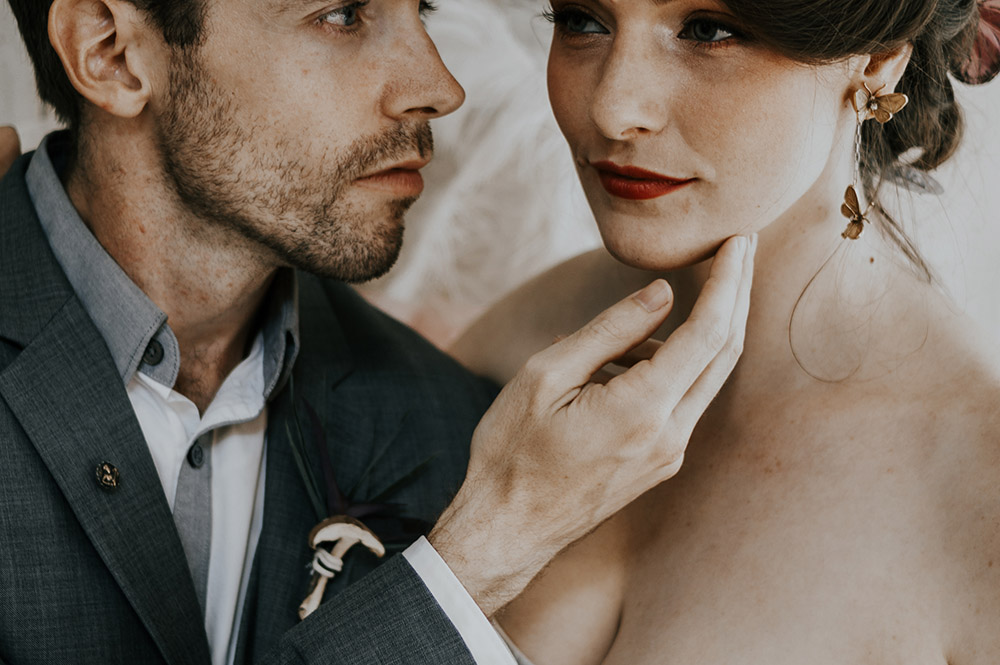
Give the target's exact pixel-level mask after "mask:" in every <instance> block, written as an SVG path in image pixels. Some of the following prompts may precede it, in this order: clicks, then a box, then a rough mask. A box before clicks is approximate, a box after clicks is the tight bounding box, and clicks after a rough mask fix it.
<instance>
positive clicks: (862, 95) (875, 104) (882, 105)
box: [840, 83, 910, 240]
mask: <svg viewBox="0 0 1000 665" xmlns="http://www.w3.org/2000/svg"><path fill="white" fill-rule="evenodd" d="M861 85H862V86H863V87H862V88H861V89H860V90H858V91H857V92H855V93H854V96H853V97H851V105H852V106H854V112H855V113H856V114H857V117H858V128H857V131H856V132H855V133H854V178H853V180H852V183H851V185H850V186H849V187H848V188H847V191H846V192H844V204H843V205H842V206H840V212H841V214H842V215H844V217H846V218H847V219H848V220H850V221H849V222H848V223H847V228H846V229H844V232H843V233H841V234H840V235H841V237H843V238H848V239H850V240H856V239H857V238H858V237H859V236H860V235H861V232H862V231H864V230H865V223H866V222H868V217H867V215H868V211H869V210H871V207H872V206H871V203H869V204H868V207H867V208H865V209H864V210H863V211H862V210H861V202H860V201H859V200H858V190H857V188H858V187H859V186H860V181H861V125H862V124H864V122H865V120H868V119H869V118H875V120H877V121H878V123H879V124H880V125H884V124H885V123H887V122H889V121H890V120H892V116H893V114H895V113H899V112H900V111H901V110H902V109H903V107H904V106H906V103H907V102H908V101H910V100H909V98H907V96H906V95H904V94H902V93H899V92H890V93H887V94H885V95H880V94H878V93H879V92H881V90H882V88H884V87H885V86H884V85H883V86H882V87H880V88H879V89H878V90H876V91H875V92H872V91H871V88H869V87H868V84H867V83H862V84H861Z"/></svg>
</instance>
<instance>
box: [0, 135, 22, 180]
mask: <svg viewBox="0 0 1000 665" xmlns="http://www.w3.org/2000/svg"><path fill="white" fill-rule="evenodd" d="M20 156H21V139H19V138H18V136H17V130H15V129H14V128H13V127H0V178H2V177H3V176H4V175H6V174H7V171H9V170H10V167H11V165H12V164H13V163H14V160H16V159H17V158H18V157H20Z"/></svg>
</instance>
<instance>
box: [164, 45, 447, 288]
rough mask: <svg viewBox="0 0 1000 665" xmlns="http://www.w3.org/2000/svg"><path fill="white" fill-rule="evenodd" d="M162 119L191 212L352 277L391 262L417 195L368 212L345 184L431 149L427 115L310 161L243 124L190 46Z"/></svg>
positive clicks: (289, 261) (173, 174)
mask: <svg viewBox="0 0 1000 665" xmlns="http://www.w3.org/2000/svg"><path fill="white" fill-rule="evenodd" d="M158 120H159V122H158V127H159V147H160V153H161V157H162V159H163V166H164V172H165V173H166V176H167V178H168V180H169V182H170V184H172V185H173V187H174V189H175V190H176V192H177V194H178V196H179V198H180V200H181V201H182V203H183V204H184V205H185V206H186V207H187V208H188V210H189V211H190V212H191V213H193V214H194V215H195V216H197V217H199V218H201V220H203V221H204V222H205V223H214V224H218V225H222V226H223V227H224V228H229V229H233V230H235V231H237V232H238V233H239V234H241V235H242V236H243V237H244V238H246V239H248V240H250V241H252V242H254V243H256V244H258V245H260V246H262V247H264V248H266V250H269V252H270V253H272V254H273V255H274V256H275V257H276V258H277V260H278V261H279V262H280V263H282V264H285V265H290V266H293V267H296V268H300V269H302V270H306V271H309V272H313V273H316V274H319V275H322V276H325V277H332V278H334V279H339V280H343V281H346V282H354V283H356V282H364V281H367V280H370V279H374V278H376V277H379V276H381V275H383V274H385V273H386V272H388V270H389V269H390V268H391V267H392V265H393V264H394V263H395V261H396V258H397V257H398V256H399V251H400V248H401V247H402V243H403V215H404V214H405V212H406V211H407V210H408V209H409V208H410V206H412V205H413V203H414V202H415V201H416V197H408V198H402V199H396V200H393V201H390V202H388V203H387V204H386V208H385V209H384V212H383V208H381V207H379V208H377V209H376V210H375V211H374V212H372V211H368V212H366V211H364V210H358V209H357V207H356V206H352V205H351V203H350V202H349V201H348V200H345V197H344V193H345V191H346V190H347V188H348V186H349V185H350V183H351V182H353V181H354V180H355V179H357V178H358V177H360V176H363V175H366V174H369V173H371V172H372V170H373V169H376V168H378V167H379V166H380V165H383V164H386V165H388V164H391V163H392V162H394V161H400V160H402V159H407V158H410V157H412V156H413V154H414V153H418V154H419V155H420V156H422V157H425V156H428V155H429V154H431V153H432V152H433V137H432V135H431V129H430V125H429V123H428V122H427V121H423V122H421V123H419V124H416V125H402V124H400V125H397V126H396V127H395V128H394V129H392V130H391V131H389V132H386V133H384V134H380V135H377V136H373V137H362V138H358V139H356V140H355V141H354V142H353V143H352V144H351V145H350V146H348V147H347V148H346V149H344V150H339V151H337V152H336V153H335V154H333V155H332V156H330V157H328V156H327V155H326V154H324V156H323V158H322V159H319V160H316V163H315V164H312V163H304V162H302V161H300V158H301V157H302V156H303V155H304V154H307V153H306V151H304V150H299V151H290V150H288V148H284V149H282V146H281V145H279V144H278V143H277V142H275V143H268V141H267V139H266V138H263V137H265V136H266V134H265V132H266V131H267V129H268V126H267V125H266V124H265V123H260V124H261V126H259V127H255V128H244V127H243V126H241V125H240V123H239V122H238V116H237V115H236V114H235V113H234V109H233V102H232V101H231V99H230V97H229V95H228V94H226V92H225V91H223V90H219V89H216V88H215V87H214V85H213V84H212V83H211V77H210V76H207V75H205V74H204V73H203V70H202V69H201V68H200V66H199V65H198V63H197V60H196V58H195V57H194V56H193V55H192V54H182V55H180V56H178V57H177V59H176V60H175V62H174V64H173V65H172V66H171V71H170V103H169V105H168V107H167V108H166V109H165V110H164V112H163V114H162V115H161V117H160V118H159V119H158ZM254 129H256V130H258V131H257V132H256V133H255V132H254V131H253V130H254ZM289 156H291V157H289Z"/></svg>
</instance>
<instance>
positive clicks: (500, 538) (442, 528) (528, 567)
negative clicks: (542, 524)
mask: <svg viewBox="0 0 1000 665" xmlns="http://www.w3.org/2000/svg"><path fill="white" fill-rule="evenodd" d="M478 503H479V502H477V501H475V500H474V499H471V498H469V497H467V496H465V495H463V493H462V492H459V495H458V496H457V497H456V498H455V501H453V502H452V504H451V505H450V506H448V508H447V509H446V510H445V512H444V513H443V514H442V515H441V519H439V520H438V522H437V524H436V525H435V526H434V529H433V530H432V531H431V533H430V535H428V536H427V540H428V541H429V542H430V543H431V545H433V546H434V549H435V550H436V551H437V553H438V555H439V556H440V557H441V558H442V559H443V560H444V561H445V563H446V564H448V567H449V568H451V570H452V572H453V573H455V576H456V577H457V578H458V579H459V581H460V582H461V583H462V585H463V586H464V587H465V589H466V591H468V592H469V595H470V596H472V598H473V600H475V601H476V604H477V605H479V608H480V609H481V610H482V611H483V614H485V615H486V616H487V617H492V616H493V615H494V614H495V613H496V612H497V611H499V610H500V609H501V608H503V607H504V606H505V605H506V604H507V603H509V602H510V601H511V600H513V599H514V598H515V597H517V595H518V594H520V593H521V591H523V590H524V588H525V587H526V586H527V585H528V583H529V582H530V581H531V580H532V579H533V578H534V577H535V575H537V574H538V572H539V571H540V570H541V569H542V567H544V566H545V564H546V563H548V561H549V560H550V559H551V558H552V556H554V555H555V554H556V552H558V549H556V550H554V551H552V552H548V551H547V550H548V549H549V547H548V546H547V544H541V543H535V542H534V539H533V535H534V534H533V533H531V532H530V530H528V529H525V528H524V525H523V519H520V520H514V519H512V518H513V517H519V516H518V515H517V513H516V512H515V513H513V514H512V512H511V511H509V510H503V509H498V508H497V507H496V506H478V505H476V504H478ZM514 522H518V523H519V524H520V526H518V525H517V524H514Z"/></svg>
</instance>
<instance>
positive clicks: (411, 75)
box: [384, 24, 465, 119]
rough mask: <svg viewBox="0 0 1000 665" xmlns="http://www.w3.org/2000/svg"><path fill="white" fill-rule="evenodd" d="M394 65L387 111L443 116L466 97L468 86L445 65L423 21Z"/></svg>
mask: <svg viewBox="0 0 1000 665" xmlns="http://www.w3.org/2000/svg"><path fill="white" fill-rule="evenodd" d="M390 66H391V67H393V69H394V76H393V80H392V83H391V84H390V86H389V88H388V89H387V91H386V97H385V101H384V105H385V112H386V114H387V115H390V116H392V117H395V118H399V119H403V118H407V117H413V116H422V117H423V118H439V117H441V116H444V115H448V114H449V113H452V112H453V111H455V110H456V109H458V107H460V106H461V105H462V103H463V102H464V101H465V90H464V89H463V88H462V86H461V85H460V84H459V82H458V81H457V80H455V77H454V76H452V75H451V72H450V71H448V68H447V67H445V65H444V62H443V61H442V60H441V56H440V54H439V53H438V50H437V47H436V46H435V45H434V42H433V41H432V40H431V38H430V36H429V35H428V34H427V32H426V31H425V30H424V29H423V25H422V24H420V27H419V31H418V32H417V33H415V34H414V35H413V37H412V38H410V39H408V40H406V42H405V48H401V49H400V50H399V57H398V59H396V60H395V61H394V62H393V63H391V65H390Z"/></svg>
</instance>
